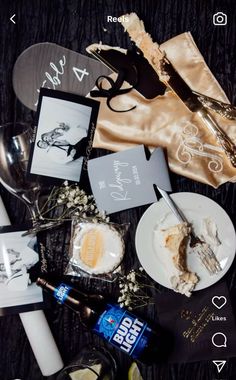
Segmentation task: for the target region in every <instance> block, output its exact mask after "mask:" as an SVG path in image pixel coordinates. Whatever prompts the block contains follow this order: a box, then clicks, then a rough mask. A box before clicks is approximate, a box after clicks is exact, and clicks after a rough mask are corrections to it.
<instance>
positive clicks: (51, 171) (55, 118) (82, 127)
mask: <svg viewBox="0 0 236 380" xmlns="http://www.w3.org/2000/svg"><path fill="white" fill-rule="evenodd" d="M98 110H99V102H97V101H95V100H92V99H89V98H86V97H83V96H79V95H76V94H71V93H66V92H62V91H56V90H50V89H46V88H41V90H40V95H39V103H38V109H37V117H36V126H35V131H34V141H33V143H32V147H31V153H30V158H29V164H28V176H29V177H31V178H32V177H33V178H34V177H40V179H42V182H48V183H60V182H63V181H65V180H68V181H72V182H79V181H80V179H81V176H82V174H83V173H86V171H87V161H88V159H89V155H90V153H91V149H92V143H93V136H94V132H95V128H96V122H97V116H98Z"/></svg>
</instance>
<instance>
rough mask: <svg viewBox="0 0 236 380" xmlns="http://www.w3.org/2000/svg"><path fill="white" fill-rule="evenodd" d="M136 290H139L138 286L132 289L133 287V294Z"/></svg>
mask: <svg viewBox="0 0 236 380" xmlns="http://www.w3.org/2000/svg"><path fill="white" fill-rule="evenodd" d="M138 290H139V286H138V285H134V287H133V291H134V293H136V292H137V291H138Z"/></svg>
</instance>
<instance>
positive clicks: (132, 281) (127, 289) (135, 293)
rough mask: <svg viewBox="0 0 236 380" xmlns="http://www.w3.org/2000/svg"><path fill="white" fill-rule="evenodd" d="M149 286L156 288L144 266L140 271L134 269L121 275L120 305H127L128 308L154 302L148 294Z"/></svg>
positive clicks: (135, 307)
mask: <svg viewBox="0 0 236 380" xmlns="http://www.w3.org/2000/svg"><path fill="white" fill-rule="evenodd" d="M147 288H151V289H156V287H155V285H153V284H151V282H150V280H149V279H148V278H147V276H146V274H145V272H144V271H143V268H142V267H140V268H139V269H138V271H135V270H134V269H132V270H131V271H130V272H129V273H128V274H127V275H126V276H125V275H119V292H120V295H119V297H118V303H119V305H120V307H127V308H128V310H133V309H137V308H139V307H143V306H146V305H150V304H153V303H154V302H152V298H151V297H150V296H149V295H148V294H147Z"/></svg>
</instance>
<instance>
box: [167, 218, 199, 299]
mask: <svg viewBox="0 0 236 380" xmlns="http://www.w3.org/2000/svg"><path fill="white" fill-rule="evenodd" d="M163 232H164V245H165V247H166V248H167V249H168V250H169V251H170V252H171V253H172V261H173V264H174V266H175V268H176V269H177V270H178V271H179V274H178V275H176V276H172V277H171V279H170V281H171V285H172V287H173V289H174V290H175V291H176V292H178V293H181V294H185V295H186V296H187V297H189V296H190V295H191V292H192V290H193V289H194V287H195V285H196V284H197V283H198V281H199V279H198V277H197V275H196V274H195V273H193V272H191V271H189V270H188V266H187V245H188V237H189V234H190V233H191V228H190V227H189V225H188V224H187V223H179V224H177V225H175V226H172V227H170V228H168V229H165V230H163Z"/></svg>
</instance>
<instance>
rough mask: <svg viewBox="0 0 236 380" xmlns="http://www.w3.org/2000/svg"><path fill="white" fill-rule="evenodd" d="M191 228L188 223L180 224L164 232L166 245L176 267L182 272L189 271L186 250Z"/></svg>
mask: <svg viewBox="0 0 236 380" xmlns="http://www.w3.org/2000/svg"><path fill="white" fill-rule="evenodd" d="M190 232H191V228H190V227H189V226H188V224H187V223H180V224H177V225H175V226H173V227H170V228H168V229H167V230H164V233H165V235H164V245H165V247H166V248H168V249H169V251H170V252H172V253H173V256H172V260H173V263H174V266H175V267H176V268H177V269H178V270H180V271H181V272H185V271H186V270H187V263H186V248H187V244H188V236H189V234H190Z"/></svg>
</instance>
